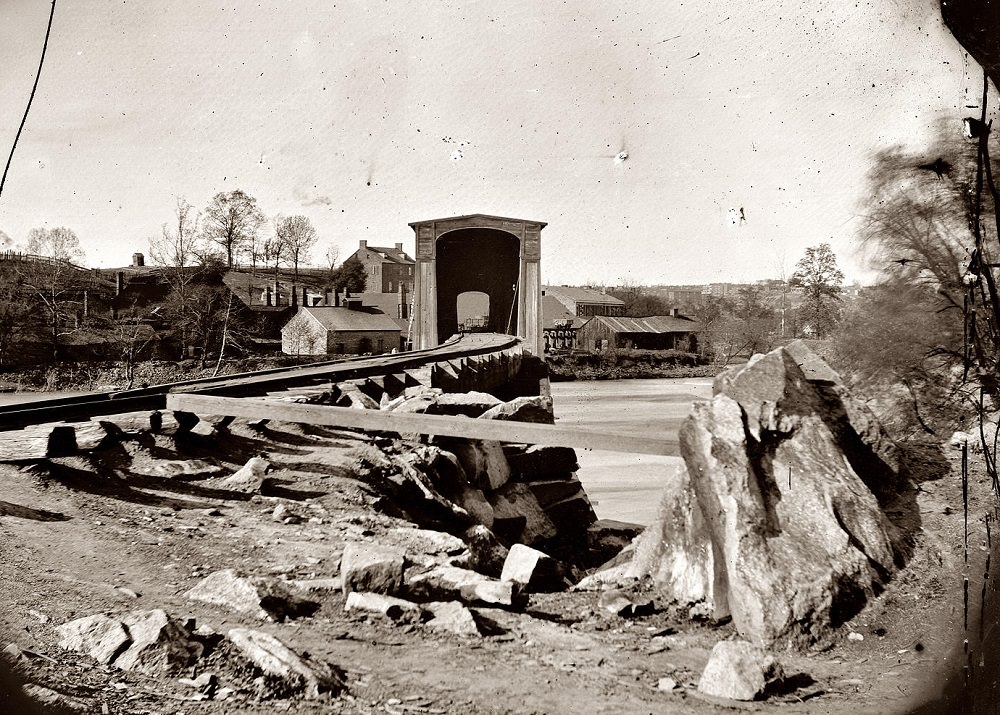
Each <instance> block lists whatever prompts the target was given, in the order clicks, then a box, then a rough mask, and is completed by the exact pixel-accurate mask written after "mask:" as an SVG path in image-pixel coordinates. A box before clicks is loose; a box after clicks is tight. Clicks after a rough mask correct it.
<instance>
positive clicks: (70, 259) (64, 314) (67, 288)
mask: <svg viewBox="0 0 1000 715" xmlns="http://www.w3.org/2000/svg"><path fill="white" fill-rule="evenodd" d="M26 248H27V252H28V253H29V254H31V257H30V258H29V260H25V261H22V262H20V263H19V264H18V266H19V268H18V272H19V273H20V275H21V279H22V281H23V284H24V287H25V288H26V289H27V290H28V291H29V292H30V293H32V294H34V295H35V297H36V298H38V300H39V301H40V302H41V303H42V305H44V306H45V311H46V318H47V320H46V322H47V323H48V327H49V335H50V338H51V347H52V357H53V359H54V360H58V359H59V337H60V336H61V335H64V334H66V333H65V332H64V331H63V328H64V327H68V329H69V331H72V330H75V329H76V328H77V327H78V326H77V324H76V321H75V320H74V321H72V323H71V321H69V320H68V317H69V314H68V310H69V309H70V308H71V307H72V306H73V305H74V304H75V303H76V302H77V301H78V299H79V297H80V295H81V290H80V285H79V284H80V282H81V279H82V278H83V275H82V274H83V271H82V269H81V268H80V267H78V266H76V265H75V264H74V261H79V260H82V259H83V249H82V248H81V247H80V239H79V238H77V235H76V234H75V233H74V232H73V231H72V230H70V229H68V228H62V227H60V228H33V229H31V231H30V233H29V234H28V241H27V244H26ZM74 298H76V299H77V300H76V301H75V300H74ZM70 325H71V327H69V326H70Z"/></svg>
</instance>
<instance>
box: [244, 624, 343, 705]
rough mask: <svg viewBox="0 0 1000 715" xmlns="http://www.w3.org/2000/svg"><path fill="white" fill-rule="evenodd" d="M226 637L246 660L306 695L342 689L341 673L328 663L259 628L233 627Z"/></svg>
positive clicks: (315, 696) (334, 693) (332, 692)
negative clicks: (293, 647) (298, 651)
mask: <svg viewBox="0 0 1000 715" xmlns="http://www.w3.org/2000/svg"><path fill="white" fill-rule="evenodd" d="M226 638H227V639H228V640H229V642H230V643H232V644H233V646H234V647H235V648H236V650H237V651H239V652H240V653H241V654H242V655H243V656H244V657H245V658H246V659H247V660H249V661H250V662H251V663H253V664H254V665H255V666H257V667H258V668H259V669H260V670H261V671H263V672H264V673H265V674H266V675H270V676H273V677H275V678H279V679H280V680H282V681H284V682H285V683H286V684H287V685H288V687H290V688H293V689H295V690H299V691H302V692H303V694H304V696H305V697H306V698H308V699H317V698H319V697H321V696H322V695H323V694H324V693H330V694H332V695H336V694H337V693H339V692H340V691H341V690H343V689H344V680H343V678H342V677H341V675H340V674H339V673H338V672H337V671H336V670H334V669H333V668H332V667H330V665H329V664H328V663H324V662H322V661H317V660H314V659H306V658H305V657H304V656H300V655H299V654H298V653H296V652H295V651H293V650H292V649H291V648H289V647H288V646H286V645H285V644H284V643H282V642H281V641H280V640H278V639H277V638H275V637H274V636H272V635H270V634H269V633H264V632H262V631H255V630H252V629H250V628H233V629H232V630H231V631H229V633H228V634H226Z"/></svg>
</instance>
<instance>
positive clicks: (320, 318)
mask: <svg viewBox="0 0 1000 715" xmlns="http://www.w3.org/2000/svg"><path fill="white" fill-rule="evenodd" d="M349 305H350V307H336V306H315V307H300V308H299V309H298V311H297V312H296V313H295V315H293V316H292V317H291V319H290V320H289V321H288V322H287V323H285V325H284V327H282V328H281V352H283V353H285V354H286V355H364V354H365V353H375V354H377V353H385V352H390V351H391V350H393V349H399V348H400V347H401V342H400V336H401V330H400V325H399V324H398V323H397V322H396V320H394V319H393V318H391V317H389V316H388V315H386V314H385V313H383V312H381V311H380V310H377V309H375V308H363V307H361V301H360V300H351V301H349Z"/></svg>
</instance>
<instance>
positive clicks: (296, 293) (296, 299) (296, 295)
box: [289, 283, 299, 308]
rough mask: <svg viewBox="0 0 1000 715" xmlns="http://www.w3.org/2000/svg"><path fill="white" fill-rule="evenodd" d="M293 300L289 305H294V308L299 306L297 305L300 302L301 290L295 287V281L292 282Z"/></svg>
mask: <svg viewBox="0 0 1000 715" xmlns="http://www.w3.org/2000/svg"><path fill="white" fill-rule="evenodd" d="M291 301H292V302H291V303H289V305H291V306H292V307H293V308H294V307H295V306H297V305H298V304H299V291H298V289H297V288H296V287H295V284H294V283H293V284H292V295H291Z"/></svg>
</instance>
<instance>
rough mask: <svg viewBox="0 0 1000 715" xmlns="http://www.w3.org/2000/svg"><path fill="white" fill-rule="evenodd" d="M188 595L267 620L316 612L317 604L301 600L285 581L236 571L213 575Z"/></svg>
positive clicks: (186, 593) (216, 572)
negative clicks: (245, 574) (246, 574)
mask: <svg viewBox="0 0 1000 715" xmlns="http://www.w3.org/2000/svg"><path fill="white" fill-rule="evenodd" d="M184 595H185V597H187V598H189V599H190V600H192V601H200V602H202V603H211V604H214V605H216V606H222V607H223V608H226V609H227V610H230V611H234V612H236V613H245V614H247V615H249V616H252V617H254V618H259V619H261V620H265V621H282V620H285V619H286V618H295V617H297V616H301V615H307V614H309V613H311V612H312V611H314V610H316V604H314V603H312V602H310V601H307V600H304V599H302V598H299V597H298V596H296V595H295V594H293V593H292V592H291V591H290V590H289V589H288V587H287V586H285V584H284V583H282V582H281V581H279V580H277V579H274V578H265V577H260V576H244V575H242V574H240V573H239V572H238V571H236V570H234V569H223V570H221V571H215V572H213V573H211V574H209V575H208V576H206V577H205V578H204V579H202V580H201V581H199V582H198V583H197V584H196V585H195V586H194V588H192V589H190V590H188V591H187V592H185V594H184Z"/></svg>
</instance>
